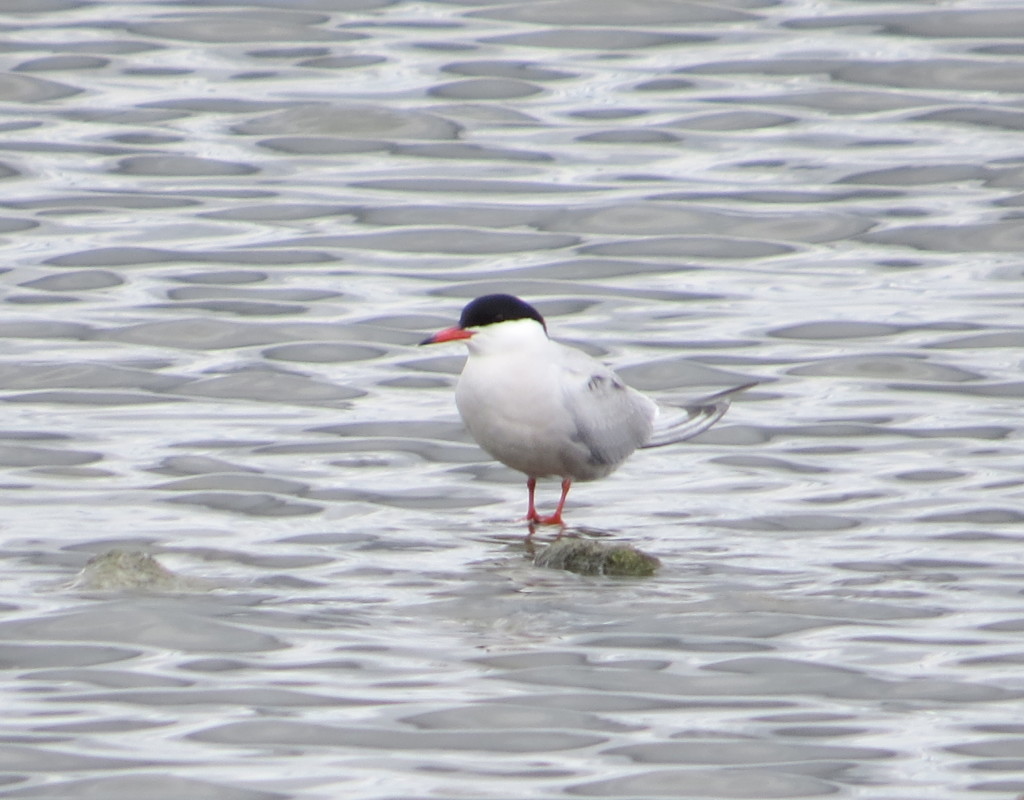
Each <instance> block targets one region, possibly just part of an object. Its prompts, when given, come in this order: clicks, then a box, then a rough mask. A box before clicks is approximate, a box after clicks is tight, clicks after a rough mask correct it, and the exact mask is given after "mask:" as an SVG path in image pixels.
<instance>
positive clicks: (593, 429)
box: [565, 354, 658, 474]
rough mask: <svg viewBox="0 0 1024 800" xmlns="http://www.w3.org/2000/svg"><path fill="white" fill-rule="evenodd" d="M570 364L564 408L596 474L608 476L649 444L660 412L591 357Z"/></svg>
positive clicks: (574, 437) (568, 365) (650, 402)
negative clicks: (640, 448)
mask: <svg viewBox="0 0 1024 800" xmlns="http://www.w3.org/2000/svg"><path fill="white" fill-rule="evenodd" d="M580 355H583V354H580ZM574 361H575V363H571V364H567V365H566V369H567V370H568V371H569V372H570V373H571V380H569V381H567V388H566V393H565V405H566V408H567V409H568V411H569V415H570V418H571V419H572V421H573V424H574V425H575V426H576V432H575V435H574V436H573V439H574V441H576V442H577V443H578V444H580V445H582V446H583V447H584V448H586V451H587V454H588V461H589V464H590V466H591V467H593V468H594V471H595V472H596V473H605V474H606V473H607V472H610V471H611V470H612V469H614V468H615V467H616V466H618V465H619V463H620V462H622V461H623V460H624V459H625V458H626V457H627V456H628V455H629V454H630V453H632V452H633V451H634V450H636V449H637V448H638V447H640V446H641V445H643V443H644V442H646V441H647V440H648V438H649V437H650V435H651V432H652V431H653V429H654V418H655V417H656V416H657V414H658V408H657V406H656V405H655V403H654V401H653V400H650V399H648V398H647V397H644V395H642V394H640V393H639V392H637V391H635V390H633V389H630V388H629V387H628V386H626V385H625V384H624V383H623V382H622V381H621V380H620V379H619V377H618V376H617V375H616V374H615V373H614V372H612V371H611V370H610V369H608V368H607V367H605V366H603V365H601V364H599V363H598V362H596V361H594V360H593V359H591V358H590V357H589V356H585V355H583V358H582V359H574Z"/></svg>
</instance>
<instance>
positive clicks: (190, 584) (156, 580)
mask: <svg viewBox="0 0 1024 800" xmlns="http://www.w3.org/2000/svg"><path fill="white" fill-rule="evenodd" d="M72 587H73V588H75V589H85V590H88V591H99V592H110V591H124V590H128V591H149V592H182V591H194V590H196V589H199V588H202V587H201V586H200V584H199V582H198V581H195V580H192V579H189V578H182V577H180V576H178V575H175V574H174V573H173V572H171V571H170V570H169V569H167V568H166V567H165V566H164V565H163V564H161V563H160V562H159V561H157V560H156V559H155V558H153V556H151V555H148V554H147V553H142V552H139V551H137V550H108V551H107V552H105V553H100V554H99V555H96V556H93V557H92V558H90V559H89V561H88V563H87V564H86V565H85V568H84V569H83V570H82V571H81V572H80V573H79V574H78V577H77V578H76V579H75V581H74V583H73V584H72Z"/></svg>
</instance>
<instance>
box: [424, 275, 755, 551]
mask: <svg viewBox="0 0 1024 800" xmlns="http://www.w3.org/2000/svg"><path fill="white" fill-rule="evenodd" d="M453 341H463V342H465V344H466V346H467V348H468V351H469V357H468V358H467V359H466V363H465V366H464V367H463V369H462V373H461V374H460V375H459V379H458V382H457V384H456V387H455V405H456V407H457V408H458V410H459V414H460V416H461V417H462V420H463V422H464V423H465V425H466V427H467V428H468V429H469V433H470V435H471V436H472V437H473V439H474V440H476V442H477V444H479V445H480V447H481V448H482V449H483V450H484V451H485V452H486V453H488V454H489V455H490V456H491V457H493V458H494V459H496V460H497V461H500V462H501V463H502V464H505V465H506V466H508V467H511V468H512V469H514V470H517V471H518V472H522V473H524V474H525V475H526V488H527V493H528V507H527V512H526V520H527V521H528V522H529V523H530V524H531V531H532V526H533V525H534V524H543V525H562V526H564V525H565V522H564V520H563V516H562V512H563V510H564V508H565V501H566V498H567V497H568V495H569V489H570V487H571V486H572V484H573V483H574V482H577V481H593V480H598V479H599V478H604V477H606V476H608V475H610V474H611V473H612V472H614V471H615V470H616V469H617V468H618V467H619V466H620V465H621V464H622V463H623V462H624V461H625V460H626V459H627V458H628V457H629V456H630V455H631V454H632V453H633V452H634V451H635V450H637V449H639V448H645V447H660V446H663V445H667V444H673V443H675V442H680V441H682V440H684V439H688V438H690V437H692V436H696V435H697V434H698V433H700V432H702V431H704V430H707V429H708V428H710V427H711V426H712V425H714V424H715V423H716V422H717V421H718V420H719V419H721V417H722V415H723V414H725V412H726V410H727V409H728V407H729V400H730V396H731V395H732V394H734V393H736V392H738V391H742V390H743V389H746V388H749V387H750V386H752V385H754V384H746V385H744V386H741V387H737V388H735V389H729V390H727V391H725V392H720V393H718V394H715V395H711V396H710V397H707V398H704V399H703V400H700V401H696V402H695V403H694V404H691V405H687V406H684V407H681V408H678V409H675V413H674V414H673V415H670V416H668V417H666V416H665V415H663V414H661V413H660V410H659V407H658V404H657V403H655V401H654V400H652V399H651V398H649V397H647V396H646V395H644V394H642V393H640V392H638V391H636V390H635V389H632V388H630V387H629V386H627V385H626V384H625V383H624V382H623V381H622V380H621V379H620V378H619V377H618V375H616V374H615V372H613V371H612V370H611V369H609V368H608V367H607V366H605V365H604V364H602V363H601V362H599V361H597V360H595V359H593V358H591V357H590V356H589V355H587V354H586V353H584V352H582V351H581V350H577V349H575V348H572V347H569V346H567V345H563V344H560V343H559V342H556V341H554V340H553V339H551V338H550V337H549V336H548V329H547V323H546V322H545V320H544V317H543V316H541V314H540V312H539V311H537V309H536V308H534V307H533V306H532V305H530V304H529V303H527V302H525V301H524V300H521V299H519V298H518V297H515V296H513V295H510V294H488V295H484V296H482V297H477V298H476V299H475V300H472V301H471V302H470V303H468V304H467V305H466V306H465V308H463V309H462V314H461V315H460V317H459V323H458V325H455V326H453V327H450V328H445V329H444V330H441V331H439V332H437V333H435V334H433V335H432V336H429V337H427V338H426V339H424V340H423V341H422V342H420V344H421V345H428V344H440V343H443V342H453ZM549 477H554V478H560V479H561V482H562V494H561V497H560V498H559V501H558V505H557V506H556V508H555V511H554V513H553V514H549V515H547V516H543V515H541V514H539V513H538V511H537V508H536V504H535V490H536V487H537V481H538V479H540V478H549Z"/></svg>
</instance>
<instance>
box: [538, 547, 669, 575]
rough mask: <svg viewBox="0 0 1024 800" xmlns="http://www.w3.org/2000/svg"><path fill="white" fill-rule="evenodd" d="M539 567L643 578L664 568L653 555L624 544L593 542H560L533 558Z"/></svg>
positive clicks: (585, 573)
mask: <svg viewBox="0 0 1024 800" xmlns="http://www.w3.org/2000/svg"><path fill="white" fill-rule="evenodd" d="M533 563H534V564H536V565H537V566H538V567H547V568H549V569H564V570H568V571H569V572H577V573H579V574H580V575H616V576H627V577H638V578H644V577H647V576H650V575H653V574H654V573H655V571H656V570H657V569H658V567H659V566H661V562H660V561H658V559H656V558H655V557H654V556H650V555H647V553H644V552H641V551H640V550H637V549H636V548H635V547H630V546H629V545H625V544H614V545H608V544H602V543H601V542H595V541H593V540H592V539H559V540H558V541H556V542H554V543H552V544H551V545H549V546H548V547H546V548H545V549H544V550H542V551H541V552H540V553H538V554H537V557H536V558H534V560H533Z"/></svg>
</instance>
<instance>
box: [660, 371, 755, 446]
mask: <svg viewBox="0 0 1024 800" xmlns="http://www.w3.org/2000/svg"><path fill="white" fill-rule="evenodd" d="M756 385H757V382H756V381H755V382H754V383H745V384H743V385H742V386H737V387H736V388H735V389H726V390H725V391H724V392H718V393H717V394H713V395H710V396H708V397H704V398H701V399H700V400H694V401H693V402H692V403H688V404H687V405H685V406H680V407H678V408H674V409H673V413H672V414H670V415H666V416H663V417H659V418H658V422H657V424H656V425H655V428H654V432H653V433H652V434H651V436H650V438H649V439H648V440H647V441H646V442H645V443H644V444H643V445H641V447H664V446H665V445H667V444H675V443H676V442H682V441H684V440H686V439H690V438H692V437H694V436H696V435H697V434H698V433H703V432H704V431H706V430H707V429H708V428H710V427H711V426H712V425H714V424H715V423H716V422H718V420H720V419H721V418H722V417H723V415H724V414H725V412H726V411H728V410H729V403H730V402H731V401H732V398H733V395H735V394H738V393H739V392H742V391H745V390H747V389H749V388H750V387H751V386H756Z"/></svg>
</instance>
